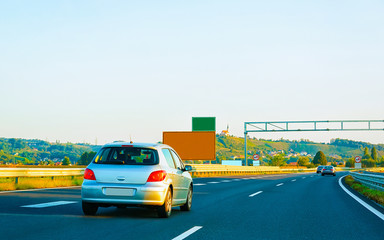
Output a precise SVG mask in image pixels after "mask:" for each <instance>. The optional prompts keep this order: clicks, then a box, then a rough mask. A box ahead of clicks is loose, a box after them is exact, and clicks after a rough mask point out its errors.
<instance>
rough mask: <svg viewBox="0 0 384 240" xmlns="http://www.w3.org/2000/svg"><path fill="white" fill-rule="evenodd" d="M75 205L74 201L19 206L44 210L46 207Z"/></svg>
mask: <svg viewBox="0 0 384 240" xmlns="http://www.w3.org/2000/svg"><path fill="white" fill-rule="evenodd" d="M72 203H77V202H76V201H56V202H47V203H40V204H33V205H25V206H21V207H24V208H46V207H55V206H60V205H66V204H72Z"/></svg>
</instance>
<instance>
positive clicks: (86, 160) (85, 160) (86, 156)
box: [77, 151, 96, 166]
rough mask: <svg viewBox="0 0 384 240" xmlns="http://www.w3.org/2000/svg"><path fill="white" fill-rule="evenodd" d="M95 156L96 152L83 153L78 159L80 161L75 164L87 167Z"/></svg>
mask: <svg viewBox="0 0 384 240" xmlns="http://www.w3.org/2000/svg"><path fill="white" fill-rule="evenodd" d="M95 155H96V152H92V151H91V152H84V153H83V154H82V155H81V157H80V160H79V161H78V162H77V164H78V165H83V166H85V165H88V164H90V163H91V161H92V159H93V158H94V157H95Z"/></svg>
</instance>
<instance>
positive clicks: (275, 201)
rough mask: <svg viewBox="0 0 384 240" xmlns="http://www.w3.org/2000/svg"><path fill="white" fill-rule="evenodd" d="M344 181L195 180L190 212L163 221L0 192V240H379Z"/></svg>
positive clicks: (133, 211)
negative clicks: (93, 212) (84, 209)
mask: <svg viewBox="0 0 384 240" xmlns="http://www.w3.org/2000/svg"><path fill="white" fill-rule="evenodd" d="M344 174H345V173H338V175H337V176H336V177H333V176H324V177H322V176H320V175H317V174H315V173H310V174H289V175H288V174H287V175H260V176H241V177H240V176H239V177H223V178H197V179H194V195H193V203H192V210H191V211H190V212H182V211H180V210H179V208H174V209H173V211H172V216H171V217H170V218H169V219H160V218H158V217H157V214H156V212H155V211H154V210H152V209H146V208H126V209H118V208H114V207H110V208H99V211H98V213H97V215H96V216H94V217H86V216H84V215H83V213H82V210H81V196H80V188H63V189H46V190H36V191H20V192H9V193H4V192H1V193H0V239H4V240H5V239H31V240H32V239H39V240H41V239H66V240H68V239H71V240H73V239H87V240H96V239H103V240H105V239H156V240H161V239H184V238H186V239H199V240H200V239H295V240H297V239H348V240H352V239H356V240H357V239H358V240H362V239H371V240H373V239H380V240H383V239H384V219H381V218H380V217H378V216H377V215H375V214H373V213H372V212H371V211H369V210H367V208H365V207H364V206H363V205H361V204H360V203H358V202H357V201H356V200H355V199H353V198H352V197H351V196H350V195H348V194H347V193H346V192H345V191H344V190H343V189H342V188H341V186H340V185H339V178H340V177H341V176H343V175H344ZM376 208H377V207H376ZM378 209H379V208H378ZM379 211H381V212H383V211H382V209H381V210H380V209H379Z"/></svg>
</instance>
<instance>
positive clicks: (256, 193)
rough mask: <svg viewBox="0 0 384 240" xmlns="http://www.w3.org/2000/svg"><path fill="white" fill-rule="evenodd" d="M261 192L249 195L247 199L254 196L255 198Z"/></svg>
mask: <svg viewBox="0 0 384 240" xmlns="http://www.w3.org/2000/svg"><path fill="white" fill-rule="evenodd" d="M262 192H263V191H258V192H256V193H253V194H251V195H249V197H254V196H256V195H259V194H260V193H262Z"/></svg>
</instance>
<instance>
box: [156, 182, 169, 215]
mask: <svg viewBox="0 0 384 240" xmlns="http://www.w3.org/2000/svg"><path fill="white" fill-rule="evenodd" d="M171 212H172V191H171V189H170V188H168V190H167V193H166V195H165V199H164V203H163V205H161V206H160V207H159V208H158V209H157V214H158V216H159V217H160V218H169V217H170V216H171Z"/></svg>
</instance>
